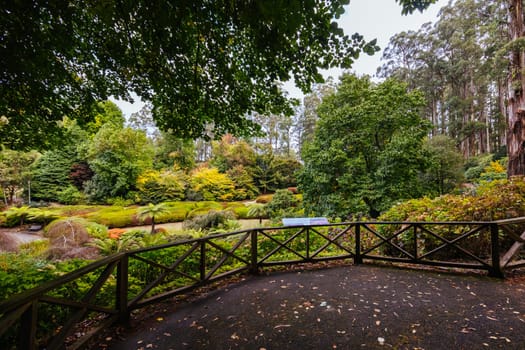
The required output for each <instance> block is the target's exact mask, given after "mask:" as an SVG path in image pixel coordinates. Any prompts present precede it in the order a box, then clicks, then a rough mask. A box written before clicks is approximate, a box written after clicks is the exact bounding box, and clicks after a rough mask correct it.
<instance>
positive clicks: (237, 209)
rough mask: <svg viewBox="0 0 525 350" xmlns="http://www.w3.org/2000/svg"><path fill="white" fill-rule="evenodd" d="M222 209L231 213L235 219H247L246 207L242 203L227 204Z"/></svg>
mask: <svg viewBox="0 0 525 350" xmlns="http://www.w3.org/2000/svg"><path fill="white" fill-rule="evenodd" d="M224 209H227V210H230V211H232V212H233V213H234V214H235V217H236V218H237V219H247V218H248V207H247V206H246V205H244V204H243V203H237V202H234V203H228V204H227V205H226V206H225V208H224Z"/></svg>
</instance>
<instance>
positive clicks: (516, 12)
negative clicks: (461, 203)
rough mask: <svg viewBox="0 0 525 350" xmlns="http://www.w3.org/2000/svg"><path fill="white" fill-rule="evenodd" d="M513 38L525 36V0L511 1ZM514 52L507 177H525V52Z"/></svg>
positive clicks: (511, 62)
mask: <svg viewBox="0 0 525 350" xmlns="http://www.w3.org/2000/svg"><path fill="white" fill-rule="evenodd" d="M508 16H509V35H510V40H511V42H515V41H516V40H518V39H520V38H522V37H523V36H525V30H524V29H525V26H524V21H523V3H522V0H508ZM515 46H516V48H514V49H513V50H512V52H510V53H509V54H510V70H509V77H508V89H509V103H508V113H509V114H508V123H509V124H508V134H507V152H508V156H509V166H508V169H507V176H509V177H511V176H515V175H525V96H524V91H525V81H524V75H523V73H522V71H523V69H525V55H524V50H523V49H522V48H519V46H520V45H515Z"/></svg>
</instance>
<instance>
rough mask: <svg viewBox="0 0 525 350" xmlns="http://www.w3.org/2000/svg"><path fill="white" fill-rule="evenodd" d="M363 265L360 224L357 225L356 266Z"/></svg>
mask: <svg viewBox="0 0 525 350" xmlns="http://www.w3.org/2000/svg"><path fill="white" fill-rule="evenodd" d="M362 263H363V257H362V256H361V226H360V224H359V223H356V224H355V255H354V264H355V265H359V264H362Z"/></svg>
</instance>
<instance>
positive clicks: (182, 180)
mask: <svg viewBox="0 0 525 350" xmlns="http://www.w3.org/2000/svg"><path fill="white" fill-rule="evenodd" d="M186 186H187V175H185V174H184V173H183V172H182V171H178V172H173V171H163V172H161V171H155V170H150V171H147V172H145V173H144V174H142V175H141V176H139V178H138V180H137V187H138V190H139V195H140V198H141V202H142V203H149V202H151V203H160V202H165V201H176V200H182V199H184V194H185V190H186Z"/></svg>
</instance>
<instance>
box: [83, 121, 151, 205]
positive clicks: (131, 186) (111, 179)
mask: <svg viewBox="0 0 525 350" xmlns="http://www.w3.org/2000/svg"><path fill="white" fill-rule="evenodd" d="M87 157H88V159H89V166H90V167H91V169H92V170H93V171H94V172H95V175H94V176H93V178H92V179H91V180H90V181H89V182H88V184H87V185H86V191H87V192H88V194H89V196H90V198H91V199H92V200H94V201H98V202H100V201H102V200H103V199H107V198H109V197H122V198H126V197H128V196H129V193H130V191H133V190H135V187H136V181H137V178H138V177H139V175H140V174H141V173H142V172H143V171H144V170H146V169H150V168H151V167H152V164H153V149H152V148H151V145H150V143H149V142H148V140H147V138H146V136H145V135H144V133H143V132H140V131H135V130H132V129H130V128H125V129H119V128H115V127H114V126H112V125H111V124H105V125H104V126H102V128H101V129H100V130H99V131H98V132H97V134H96V135H95V137H94V138H93V141H91V142H90V144H89V147H88V150H87Z"/></svg>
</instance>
